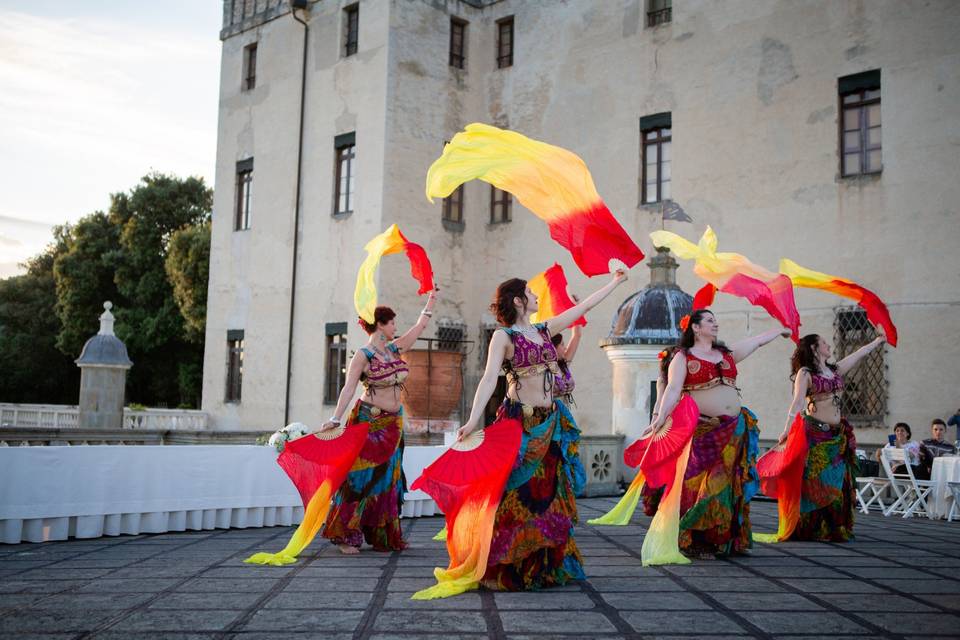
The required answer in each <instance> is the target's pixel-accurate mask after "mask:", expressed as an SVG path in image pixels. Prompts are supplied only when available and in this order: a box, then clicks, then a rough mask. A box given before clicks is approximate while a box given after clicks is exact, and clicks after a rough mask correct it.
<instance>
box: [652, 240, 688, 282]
mask: <svg viewBox="0 0 960 640" xmlns="http://www.w3.org/2000/svg"><path fill="white" fill-rule="evenodd" d="M656 250H657V255H656V256H655V257H653V258H651V259H650V261H649V262H647V266H648V267H650V286H656V285H676V284H677V267H678V266H680V265H679V264H678V263H677V261H676V260H674V259H673V256H671V255H670V249H668V248H667V247H656Z"/></svg>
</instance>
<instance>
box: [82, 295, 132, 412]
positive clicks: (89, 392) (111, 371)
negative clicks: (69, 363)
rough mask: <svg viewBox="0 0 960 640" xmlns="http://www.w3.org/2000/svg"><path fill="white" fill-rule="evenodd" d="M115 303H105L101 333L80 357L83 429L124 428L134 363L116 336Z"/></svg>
mask: <svg viewBox="0 0 960 640" xmlns="http://www.w3.org/2000/svg"><path fill="white" fill-rule="evenodd" d="M112 307H113V304H112V303H110V302H109V301H108V302H105V303H104V304H103V308H104V312H103V314H102V315H101V316H100V332H99V333H97V335H95V336H93V337H92V338H90V339H89V340H87V343H86V344H85V345H83V351H82V352H81V353H80V357H79V358H77V360H76V363H77V366H78V367H80V402H79V405H80V416H79V424H78V426H79V427H80V428H86V429H121V428H123V405H124V399H125V391H126V384H127V370H128V369H129V368H130V367H131V366H133V362H131V361H130V358H129V357H128V356H127V347H126V345H124V344H123V342H121V341H120V339H119V338H117V336H115V335H114V333H113V322H114V318H113V314H112V313H110V309H111V308H112Z"/></svg>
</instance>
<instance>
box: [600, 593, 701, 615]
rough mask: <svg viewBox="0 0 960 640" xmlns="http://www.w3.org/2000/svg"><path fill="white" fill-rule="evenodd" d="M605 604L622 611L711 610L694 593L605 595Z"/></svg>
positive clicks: (603, 596)
mask: <svg viewBox="0 0 960 640" xmlns="http://www.w3.org/2000/svg"><path fill="white" fill-rule="evenodd" d="M601 597H602V598H603V600H604V602H606V603H607V604H609V605H610V606H611V607H613V608H614V609H618V610H620V611H652V610H658V609H659V610H664V611H672V610H681V611H689V610H694V609H710V605H708V604H707V603H706V602H704V601H703V599H702V598H699V597H697V596H696V595H694V594H692V593H684V592H682V591H668V592H666V593H656V592H648V593H642V592H641V593H603V594H601Z"/></svg>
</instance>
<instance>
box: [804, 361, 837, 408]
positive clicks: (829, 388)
mask: <svg viewBox="0 0 960 640" xmlns="http://www.w3.org/2000/svg"><path fill="white" fill-rule="evenodd" d="M841 391H843V376H841V375H840V374H839V373H834V374H833V377H832V378H828V377H826V376H822V375H820V374H819V373H813V372H812V371H811V372H810V388H809V389H807V413H815V412H816V411H817V403H816V401H815V400H814V397H815V396H820V395H830V396H831V401H832V402H833V406H835V407H836V408H837V409H839V408H840V392H841Z"/></svg>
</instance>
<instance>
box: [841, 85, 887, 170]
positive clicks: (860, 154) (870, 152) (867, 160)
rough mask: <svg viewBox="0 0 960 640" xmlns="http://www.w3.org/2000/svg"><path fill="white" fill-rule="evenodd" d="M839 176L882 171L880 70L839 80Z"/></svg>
mask: <svg viewBox="0 0 960 640" xmlns="http://www.w3.org/2000/svg"><path fill="white" fill-rule="evenodd" d="M838 84H839V90H840V112H841V117H840V175H842V176H843V177H847V176H859V175H864V174H869V173H880V172H882V171H883V158H882V157H881V128H880V126H881V124H880V71H879V70H877V71H867V72H865V73H858V74H856V75H853V76H847V77H845V78H840V81H839V83H838Z"/></svg>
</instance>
